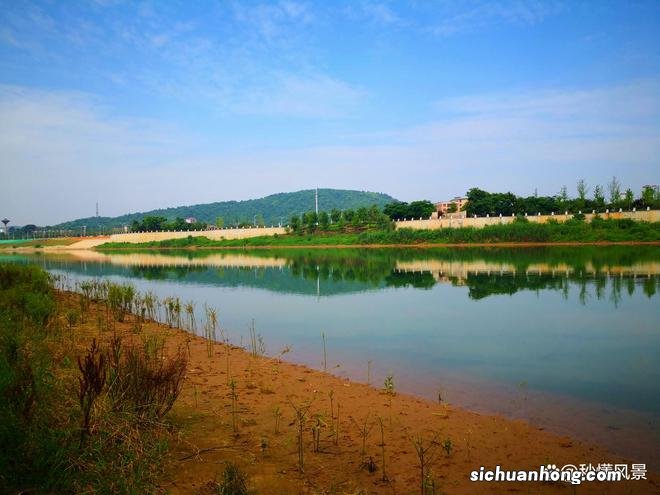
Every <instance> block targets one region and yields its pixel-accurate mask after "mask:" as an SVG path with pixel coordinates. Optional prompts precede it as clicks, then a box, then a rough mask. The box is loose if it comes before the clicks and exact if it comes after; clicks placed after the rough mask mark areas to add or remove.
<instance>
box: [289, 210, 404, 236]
mask: <svg viewBox="0 0 660 495" xmlns="http://www.w3.org/2000/svg"><path fill="white" fill-rule="evenodd" d="M391 227H392V221H391V219H390V217H389V216H387V215H386V214H385V213H383V212H382V211H381V209H380V208H379V207H378V205H372V206H370V207H369V208H366V207H361V208H358V209H356V210H353V209H346V210H339V209H336V208H334V209H332V210H330V211H329V212H327V211H320V212H318V214H317V213H316V211H308V212H306V213H302V214H301V215H293V216H292V217H291V219H290V220H289V229H290V230H291V231H292V232H295V233H302V232H316V231H330V230H335V231H336V230H339V231H344V230H365V229H369V228H376V229H382V230H389V229H391Z"/></svg>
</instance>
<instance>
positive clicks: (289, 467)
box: [60, 294, 660, 495]
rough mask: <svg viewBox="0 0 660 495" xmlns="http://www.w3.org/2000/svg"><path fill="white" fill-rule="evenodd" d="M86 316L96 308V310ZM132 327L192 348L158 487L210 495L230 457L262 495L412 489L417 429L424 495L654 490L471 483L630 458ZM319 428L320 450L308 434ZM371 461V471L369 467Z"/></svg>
mask: <svg viewBox="0 0 660 495" xmlns="http://www.w3.org/2000/svg"><path fill="white" fill-rule="evenodd" d="M60 297H61V300H62V301H63V303H64V304H65V305H68V306H72V307H73V306H74V305H76V302H75V301H76V300H75V299H74V296H72V295H70V294H69V295H66V294H65V295H61V296H60ZM91 311H92V312H95V311H96V309H95V308H94V306H93V307H92V309H91ZM90 320H94V318H89V319H88V321H90ZM132 327H133V324H132V322H131V321H128V322H125V323H118V324H117V331H118V332H119V333H120V334H122V335H124V338H125V339H127V340H135V341H137V342H140V341H141V339H143V338H144V337H145V336H148V335H158V336H161V337H163V338H164V339H165V342H166V349H167V350H168V352H174V351H175V350H176V349H177V348H180V347H184V348H187V349H189V356H190V358H189V364H188V374H187V379H186V382H185V386H184V389H183V392H182V394H181V396H180V398H179V400H178V402H177V404H176V405H175V408H174V410H173V412H172V414H171V421H172V422H173V423H174V424H175V425H177V426H179V429H175V431H176V433H175V438H174V439H173V440H172V441H171V442H170V451H169V453H168V459H167V462H166V463H165V465H164V466H163V470H164V472H163V476H162V484H161V486H162V488H163V490H164V491H166V492H167V493H172V494H179V493H213V488H214V487H215V485H214V483H215V480H218V479H219V478H220V475H221V473H222V471H223V470H224V468H225V465H226V462H227V461H232V462H235V463H236V464H238V465H239V466H240V467H241V468H242V469H243V470H244V471H245V472H246V473H247V474H248V475H249V480H250V482H249V484H250V486H251V487H252V488H254V489H256V490H257V493H259V494H268V495H278V494H282V495H284V494H358V493H359V494H412V493H420V468H419V459H418V457H417V455H416V454H415V448H414V446H413V439H415V438H418V437H420V436H421V437H422V438H423V440H424V446H425V447H428V446H429V445H431V444H430V442H431V440H432V439H433V438H436V439H437V441H438V444H436V445H433V446H431V447H430V450H429V452H428V454H427V457H429V458H430V462H429V465H428V472H429V474H430V476H431V477H432V478H433V479H434V480H435V486H436V491H435V492H431V491H427V493H429V494H430V493H436V494H441V493H444V494H450V495H452V494H493V493H496V494H497V493H499V494H504V493H521V494H527V493H534V494H555V493H557V494H567V495H569V494H575V493H580V494H592V493H593V494H619V493H625V494H633V495H634V494H636V495H643V494H656V493H657V494H660V478H658V476H657V474H655V473H648V474H647V477H648V478H649V479H648V480H640V481H625V482H618V483H616V482H591V483H584V484H582V485H579V486H575V485H570V484H566V483H559V482H555V483H550V482H544V483H542V482H530V483H522V482H511V483H504V482H500V483H486V482H471V481H470V480H469V477H470V473H471V472H472V471H473V470H478V469H479V467H480V466H485V467H486V468H492V469H494V468H495V466H496V465H500V466H502V468H503V469H515V470H531V469H537V468H538V467H539V466H540V465H542V464H544V465H545V464H548V463H551V464H555V465H557V466H563V465H565V464H574V465H579V464H583V463H584V464H592V465H594V466H595V465H597V464H599V463H609V464H614V463H627V464H630V463H631V461H626V460H625V459H622V458H620V457H618V456H615V455H613V454H610V453H608V452H607V451H606V450H604V449H603V448H601V447H599V446H594V445H587V444H584V443H581V442H578V441H575V440H573V439H571V438H567V437H561V436H557V435H555V434H551V433H548V432H546V431H543V430H541V429H539V428H535V427H533V426H530V425H529V424H527V423H525V422H523V421H512V420H508V419H505V418H503V417H499V416H488V415H481V414H477V413H473V412H470V411H466V410H463V409H460V408H456V407H452V406H451V405H449V404H438V403H433V402H430V401H426V400H422V399H420V398H417V397H414V396H409V395H405V394H399V393H395V394H393V395H390V394H387V393H385V391H383V390H380V389H377V388H374V387H371V386H368V385H366V384H362V383H355V382H349V381H347V380H345V379H341V378H338V377H335V376H333V375H330V374H328V373H324V372H321V371H316V370H313V369H309V368H306V367H303V366H298V365H294V364H290V363H287V362H286V361H282V360H280V359H277V358H268V357H262V356H257V357H255V356H253V355H251V354H250V353H249V352H247V351H246V350H244V349H240V348H237V347H231V348H229V347H227V346H225V345H221V344H215V345H214V346H213V348H212V349H211V354H212V355H211V357H209V355H208V347H207V341H206V340H205V339H202V338H200V337H195V336H192V335H190V334H189V333H187V332H185V331H182V330H178V329H171V328H168V327H167V326H165V325H162V324H159V323H155V322H148V323H146V324H145V325H144V328H143V329H142V331H141V333H140V334H135V333H133V331H132ZM109 333H110V332H103V333H102V336H101V337H102V338H103V339H106V338H109V337H110V335H109ZM105 334H108V335H105ZM79 335H80V337H81V338H80V345H81V346H84V345H85V344H84V342H85V339H86V340H90V339H91V337H92V336H94V337H97V338H98V337H99V334H98V331H97V330H96V328H95V326H94V323H92V322H91V321H90V322H89V323H87V324H86V325H81V326H80V328H79ZM228 356H229V369H230V373H231V377H232V378H233V379H234V380H235V382H236V392H237V396H238V397H237V401H236V414H235V416H234V415H233V414H232V399H231V390H230V387H229V386H228V375H227V360H228ZM331 394H332V400H331V398H330V397H331ZM303 404H311V405H310V406H309V410H308V413H307V417H306V421H305V422H304V432H303V446H304V472H303V473H301V472H300V471H299V469H298V451H297V423H296V420H295V412H294V406H296V407H299V406H301V405H303ZM331 407H332V409H331ZM234 420H235V422H236V430H237V431H236V432H234V428H233V426H232V424H233V421H234ZM379 420H382V425H383V436H384V446H382V445H381V444H382V442H381V428H380V423H379ZM365 421H366V422H367V427H368V428H369V429H370V432H369V434H368V436H367V438H366V442H365V454H364V455H363V454H362V452H361V450H362V436H361V434H360V428H361V425H364V423H365ZM336 425H338V434H337V435H336V436H335V435H334V434H333V431H334V428H336ZM316 426H318V431H319V441H318V451H315V450H316V449H315V447H314V443H315V442H314V440H313V438H314V437H313V430H314V427H316ZM446 440H450V441H451V446H452V447H451V449H448V452H447V451H445V450H444V449H443V448H442V445H441V444H443V443H444V442H445V441H446ZM383 453H384V456H383ZM383 460H384V461H385V462H384V463H383ZM371 462H372V463H373V464H372V467H373V468H375V471H374V472H369V470H368V469H367V465H368V464H370V463H371ZM383 465H384V468H385V475H386V481H383Z"/></svg>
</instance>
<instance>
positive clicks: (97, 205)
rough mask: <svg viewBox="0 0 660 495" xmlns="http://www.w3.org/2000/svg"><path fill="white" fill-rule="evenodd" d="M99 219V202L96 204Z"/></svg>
mask: <svg viewBox="0 0 660 495" xmlns="http://www.w3.org/2000/svg"><path fill="white" fill-rule="evenodd" d="M98 217H99V202H98V201H97V202H96V218H98Z"/></svg>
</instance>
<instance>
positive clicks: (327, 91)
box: [226, 74, 365, 118]
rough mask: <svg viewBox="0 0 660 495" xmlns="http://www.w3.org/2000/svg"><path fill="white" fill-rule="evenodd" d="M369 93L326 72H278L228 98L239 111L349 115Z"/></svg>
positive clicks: (311, 116)
mask: <svg viewBox="0 0 660 495" xmlns="http://www.w3.org/2000/svg"><path fill="white" fill-rule="evenodd" d="M364 97H365V93H364V92H363V91H361V90H359V89H357V88H354V87H352V86H350V85H349V84H347V83H345V82H344V81H340V80H338V79H333V78H331V77H329V76H326V75H323V74H310V75H304V76H303V75H297V74H276V75H273V77H272V78H271V79H270V80H269V81H264V83H263V85H261V83H258V85H257V86H254V87H251V88H250V90H249V91H241V92H240V93H238V94H235V95H231V96H229V98H227V101H226V104H228V105H229V107H230V108H231V109H232V110H233V111H234V112H236V113H242V114H254V115H275V116H284V117H287V116H289V117H303V118H335V117H340V116H346V115H349V114H350V112H351V110H353V109H354V108H355V107H356V106H357V105H358V103H359V102H360V100H361V99H363V98H364Z"/></svg>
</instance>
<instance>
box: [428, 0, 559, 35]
mask: <svg viewBox="0 0 660 495" xmlns="http://www.w3.org/2000/svg"><path fill="white" fill-rule="evenodd" d="M458 5H459V7H458V8H456V5H454V6H453V8H451V9H447V10H446V11H444V9H441V11H440V19H439V20H438V21H436V22H435V23H433V24H431V25H430V26H429V27H427V30H428V31H430V32H431V33H433V34H435V35H438V36H453V35H457V34H461V33H471V32H474V31H478V30H480V29H483V28H486V27H488V26H492V25H498V24H518V25H534V24H537V23H539V22H541V21H542V20H544V19H545V18H546V17H549V16H552V15H556V14H558V13H559V12H561V10H562V6H561V5H560V4H559V3H555V2H541V1H522V0H500V1H483V0H476V1H471V2H467V4H463V3H459V4H458Z"/></svg>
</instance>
